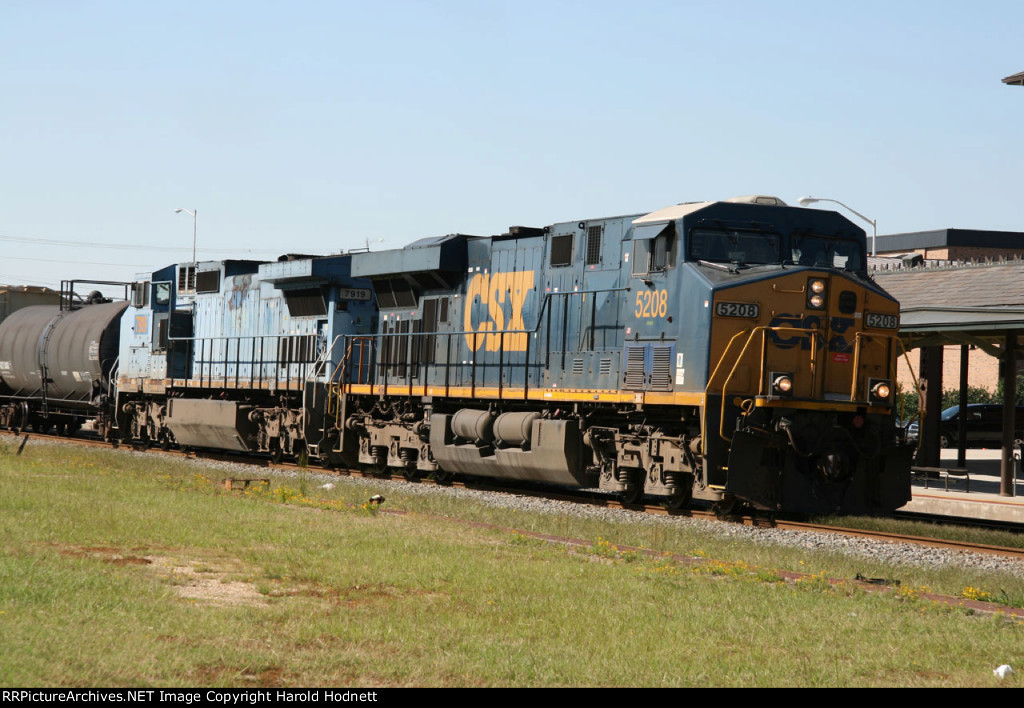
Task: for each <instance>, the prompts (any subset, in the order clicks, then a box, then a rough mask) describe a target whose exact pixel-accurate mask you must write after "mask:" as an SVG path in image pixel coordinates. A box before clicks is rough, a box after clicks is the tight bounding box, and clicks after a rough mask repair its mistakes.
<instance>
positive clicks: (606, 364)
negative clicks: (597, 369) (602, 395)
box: [601, 359, 612, 376]
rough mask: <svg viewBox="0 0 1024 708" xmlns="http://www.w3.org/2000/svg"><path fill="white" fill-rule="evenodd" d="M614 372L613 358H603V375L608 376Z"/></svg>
mask: <svg viewBox="0 0 1024 708" xmlns="http://www.w3.org/2000/svg"><path fill="white" fill-rule="evenodd" d="M610 373H612V360H611V359H602V360H601V376H607V375H608V374H610Z"/></svg>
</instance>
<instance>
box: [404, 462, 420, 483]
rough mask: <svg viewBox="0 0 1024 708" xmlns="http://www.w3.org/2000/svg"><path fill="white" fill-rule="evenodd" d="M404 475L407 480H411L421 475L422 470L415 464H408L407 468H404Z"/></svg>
mask: <svg viewBox="0 0 1024 708" xmlns="http://www.w3.org/2000/svg"><path fill="white" fill-rule="evenodd" d="M402 476H403V477H405V478H406V480H408V481H409V482H411V481H413V480H414V479H416V478H417V477H419V476H420V471H419V470H418V469H416V466H415V465H408V466H407V467H406V468H405V469H403V470H402Z"/></svg>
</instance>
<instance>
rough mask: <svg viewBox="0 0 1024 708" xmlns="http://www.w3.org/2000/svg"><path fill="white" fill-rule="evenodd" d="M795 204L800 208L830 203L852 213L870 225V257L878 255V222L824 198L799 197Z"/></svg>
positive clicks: (836, 200)
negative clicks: (816, 203)
mask: <svg viewBox="0 0 1024 708" xmlns="http://www.w3.org/2000/svg"><path fill="white" fill-rule="evenodd" d="M797 202H799V203H800V206H808V205H810V204H814V203H815V202H832V203H833V204H838V205H839V206H841V207H843V208H844V209H846V210H848V211H850V212H853V213H854V214H856V215H857V216H859V217H860V218H862V219H864V221H866V222H868V223H869V224H871V255H872V256H877V255H878V222H877V221H875V220H874V219H869V218H868V217H866V216H864V215H863V214H861V213H860V212H859V211H857V210H856V209H852V208H850V207H848V206H846V205H845V204H843V203H842V202H841V201H839V200H838V199H825V198H824V197H800V198H799V199H797Z"/></svg>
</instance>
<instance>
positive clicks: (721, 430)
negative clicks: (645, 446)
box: [701, 325, 821, 442]
mask: <svg viewBox="0 0 1024 708" xmlns="http://www.w3.org/2000/svg"><path fill="white" fill-rule="evenodd" d="M746 331H748V330H744V332H746ZM769 331H771V332H793V333H796V334H797V335H798V336H804V337H806V336H809V337H810V338H811V357H810V359H811V387H812V390H813V387H814V383H815V369H814V363H815V359H816V357H817V351H816V347H815V343H816V341H817V336H816V335H817V334H819V333H820V332H821V330H819V329H806V328H803V327H769V326H767V325H762V326H760V327H754V328H753V329H752V330H749V335H748V336H747V341H746V343H745V344H744V345H743V349H742V350H740V353H739V356H737V357H736V360H735V362H734V363H733V365H732V369H731V370H730V371H729V375H728V376H726V377H725V381H724V382H723V383H722V393H721V396H722V402H721V405H720V406H719V424H718V435H719V437H721V438H722V439H723V440H725V441H726V442H732V438H731V437H728V436H727V435H726V434H725V399H726V395H727V390H728V388H729V382H730V381H732V377H733V375H734V374H735V373H736V369H737V368H738V367H739V365H740V362H741V361H742V360H743V355H744V354H746V353H747V349H748V348H749V347H750V343H751V342H752V341H753V340H754V335H756V334H757V333H758V332H760V334H761V353H762V358H761V372H760V378H759V380H758V384H757V392H758V395H761V390H762V388H763V386H764V369H765V365H764V357H765V355H766V351H767V350H766V342H765V339H766V336H765V335H766V334H767V333H768V332H769ZM742 334H743V332H740V333H739V334H738V335H737V336H739V335H742ZM735 339H736V337H735V336H734V337H733V338H732V340H730V341H729V346H728V347H726V351H725V354H728V353H729V349H730V348H731V346H732V343H733V341H734V340H735ZM725 354H723V355H722V358H721V359H720V360H719V363H718V366H716V367H715V371H714V373H713V374H712V375H711V377H710V378H709V379H708V385H707V387H706V388H705V389H704V394H705V400H707V396H708V394H710V393H711V384H712V382H713V381H714V377H715V374H717V373H718V369H719V367H720V366H721V365H722V362H723V361H725ZM701 434H702V435H705V434H707V431H706V430H704V431H702V432H701Z"/></svg>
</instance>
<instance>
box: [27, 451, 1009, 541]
mask: <svg viewBox="0 0 1024 708" xmlns="http://www.w3.org/2000/svg"><path fill="white" fill-rule="evenodd" d="M21 437H22V443H21V446H20V447H21V448H24V446H25V443H26V442H27V439H29V438H31V437H38V438H42V439H46V440H55V441H60V442H64V443H68V444H74V445H83V446H87V447H94V448H110V447H111V444H110V443H108V442H104V441H102V440H99V439H95V438H89V437H73V438H69V437H62V436H57V435H52V434H45V433H30V434H29V433H23V434H21ZM120 447H125V448H127V449H132V450H136V451H148V452H150V453H152V454H161V455H172V456H179V457H182V456H184V457H189V456H191V457H194V458H197V459H209V460H217V461H221V462H229V463H237V464H240V465H241V464H246V465H258V466H260V467H264V468H267V469H268V470H273V469H280V470H288V471H321V472H326V473H335V474H338V475H341V476H359V477H365V478H372V479H388V480H390V481H392V482H397V483H404V484H432V485H436V486H442V487H454V488H463V489H475V490H480V491H488V492H499V493H508V494H518V495H521V496H530V497H537V498H545V499H554V500H559V501H567V502H572V503H577V504H585V505H589V506H600V507H603V508H608V509H622V510H627V511H633V512H640V513H646V514H653V515H663V516H684V517H689V518H699V519H706V520H717V521H723V522H726V523H740V524H744V525H747V526H756V527H762V528H775V529H779V530H788V531H805V532H810V533H833V534H840V535H844V536H850V537H854V538H864V539H872V540H877V541H888V542H893V543H909V544H914V545H918V546H924V547H929V548H939V549H945V550H951V551H968V552H973V553H982V554H987V555H994V556H1001V557H1004V558H1008V559H1013V560H1022V561H1024V549H1021V548H1012V547H1006V546H994V545H987V544H979V543H971V542H964V541H951V540H945V539H939V538H934V537H927V536H916V535H906V534H896V533H888V532H882V531H869V530H864V529H855V528H848V527H842V526H833V525H828V524H820V523H810V522H803V521H795V520H789V519H777V518H774V517H771V516H765V515H761V514H746V515H741V516H730V517H726V518H722V517H719V516H717V515H716V514H715V513H714V512H713V511H711V510H707V509H700V508H694V509H668V508H666V507H665V506H663V505H661V504H625V503H623V502H622V501H620V500H619V499H617V498H616V497H614V496H612V495H610V494H605V493H601V492H596V491H593V490H580V491H567V490H564V489H557V490H556V489H551V488H547V489H544V488H540V489H538V488H533V487H525V486H519V485H509V484H507V483H504V484H493V483H491V482H490V481H488V480H474V481H472V482H463V481H449V482H437V481H434V480H432V479H427V478H419V479H416V480H411V481H410V480H407V479H405V478H404V477H402V476H401V475H390V474H385V475H383V476H381V475H377V474H371V473H369V472H364V471H362V470H347V469H334V470H317V469H315V468H310V467H308V466H307V467H303V466H302V465H300V464H298V463H297V462H290V461H281V462H276V463H275V462H272V461H270V460H269V459H267V458H266V457H256V456H245V455H233V454H227V453H219V452H213V451H205V450H203V451H187V452H186V451H183V450H176V449H171V450H162V449H159V448H142V447H140V446H137V445H128V444H122V445H121V446H120ZM901 516H902V517H904V518H906V517H907V516H908V515H906V514H903V515H901ZM915 518H920V517H915ZM929 520H931V519H929ZM936 522H937V523H948V522H942V521H938V520H937V519H936ZM987 527H988V528H999V529H1003V530H1013V531H1019V530H1020V529H1019V527H1018V526H1016V525H998V524H994V523H992V522H989V523H988V524H987Z"/></svg>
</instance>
